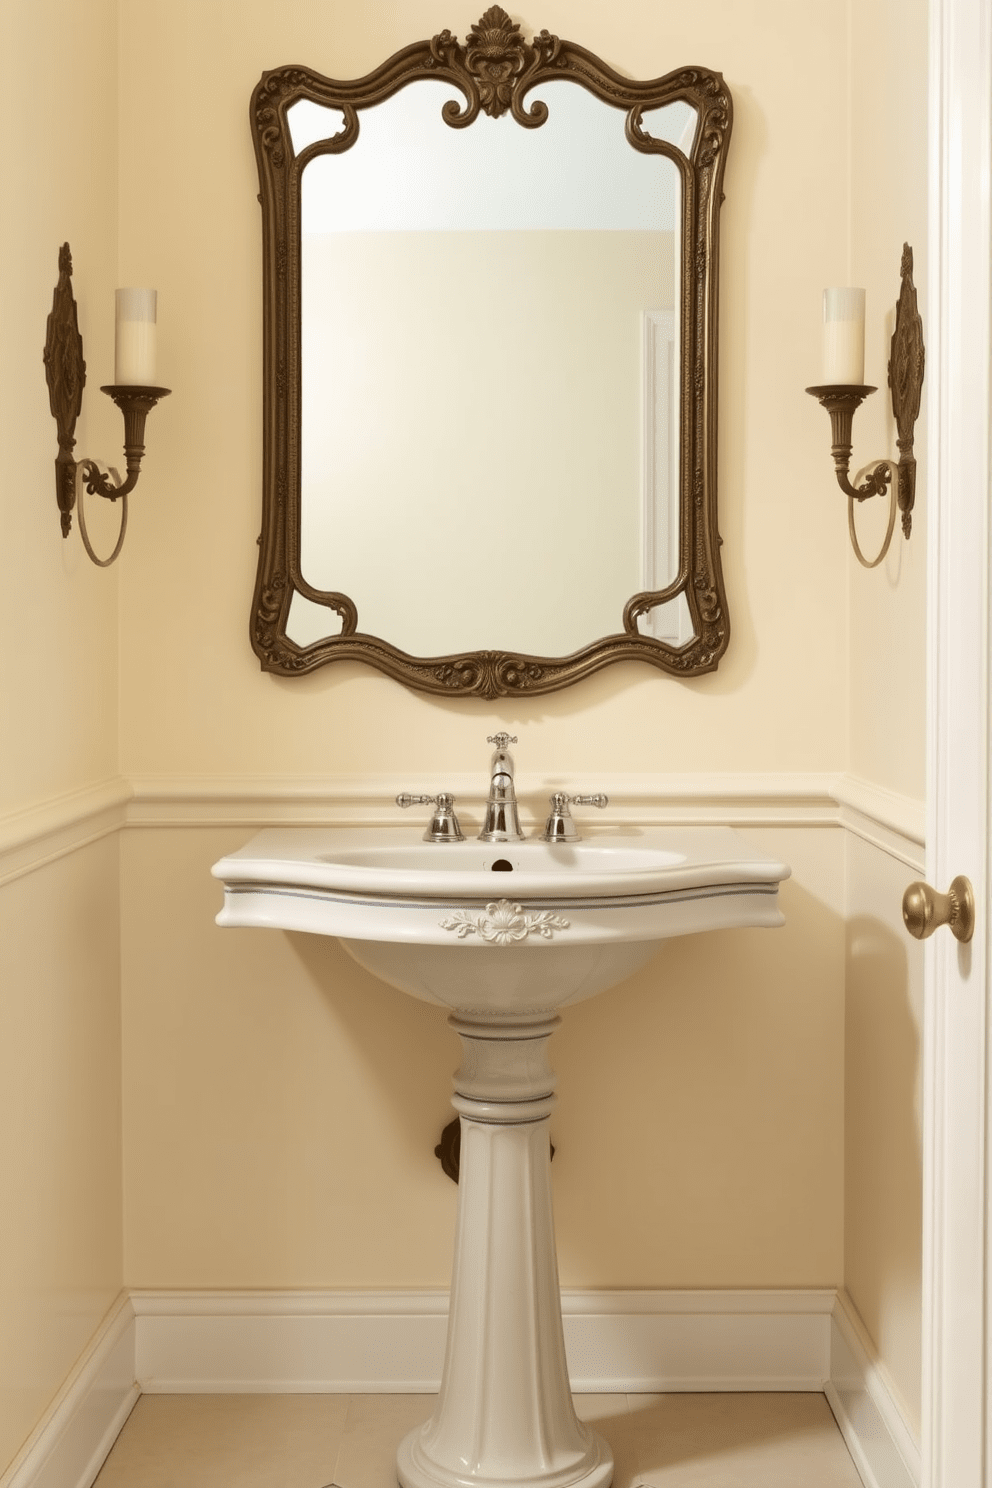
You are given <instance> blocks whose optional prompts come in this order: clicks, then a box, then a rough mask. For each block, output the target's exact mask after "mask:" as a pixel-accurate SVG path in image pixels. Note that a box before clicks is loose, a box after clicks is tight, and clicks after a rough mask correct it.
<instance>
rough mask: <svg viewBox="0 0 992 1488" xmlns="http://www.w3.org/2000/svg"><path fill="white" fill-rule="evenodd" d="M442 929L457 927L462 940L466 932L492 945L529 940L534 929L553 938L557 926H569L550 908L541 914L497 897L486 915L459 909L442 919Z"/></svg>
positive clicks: (548, 937) (459, 937)
mask: <svg viewBox="0 0 992 1488" xmlns="http://www.w3.org/2000/svg"><path fill="white" fill-rule="evenodd" d="M441 929H442V930H454V931H456V933H457V935H458V939H459V940H464V939H465V937H466V935H478V936H479V937H480V938H481V939H482V940H484V941H487V942H488V944H489V945H510V944H511V943H512V942H513V941H515V940H526V939H527V937H528V935H530V933H531V931H536V932H537V934H538V935H540V936H541V937H542V938H543V939H544V940H550V939H551V937H552V935H553V934H554V932H555V931H556V930H567V929H568V921H567V920H566V919H563V918H562V916H561V915H554V914H552V913H551V911H550V910H547V909H544V910H542V911H541V912H540V914H525V913H524V911H523V908H522V906H521V905H519V904H511V903H510V901H509V899H497V900H496V901H495V902H494V903H492V904H487V905H486V912H485V914H484V915H482V914H480V915H472V914H469V912H468V910H467V909H457V910H456V911H455V913H454V914H452V915H449V916H448V918H447V919H446V920H442V921H441Z"/></svg>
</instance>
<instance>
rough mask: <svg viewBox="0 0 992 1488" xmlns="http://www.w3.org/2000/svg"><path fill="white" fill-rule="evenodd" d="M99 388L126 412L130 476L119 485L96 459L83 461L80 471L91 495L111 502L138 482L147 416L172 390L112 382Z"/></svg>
mask: <svg viewBox="0 0 992 1488" xmlns="http://www.w3.org/2000/svg"><path fill="white" fill-rule="evenodd" d="M100 391H101V393H106V394H107V396H108V397H109V398H112V399H113V400H114V402H115V403H116V404H117V407H118V408H119V409H120V410H121V412H122V413H123V415H124V458H125V460H126V461H127V467H126V468H127V476H126V477H125V479H124V480H123V481H122V482H121V483H120V484H119V485H117V484H115V483H114V481H112V480H110V479H109V477H107V476H105V475H104V474H103V473H102V472H101V470H100V468H99V466H98V465H97V464H96V462H95V461H93V460H81V461H80V462H79V470H80V474H81V476H82V479H83V481H84V483H85V485H86V490H87V493H88V494H89V495H90V496H106V497H107V499H108V501H116V500H117V498H118V496H127V495H128V494H129V493H130V492H131V491H133V490H134V488H135V486H136V485H137V484H138V476H139V475H140V474H141V457H142V455H143V454H144V453H145V419H146V418H147V417H148V414H149V413H150V412H151V410H152V409H153V408H154V407H155V404H156V403H157V402H158V401H159V399H160V398H167V397H168V396H169V393H170V391H171V389H170V388H160V387H136V386H131V385H129V384H119V383H111V384H108V385H107V386H106V387H102V388H101V389H100Z"/></svg>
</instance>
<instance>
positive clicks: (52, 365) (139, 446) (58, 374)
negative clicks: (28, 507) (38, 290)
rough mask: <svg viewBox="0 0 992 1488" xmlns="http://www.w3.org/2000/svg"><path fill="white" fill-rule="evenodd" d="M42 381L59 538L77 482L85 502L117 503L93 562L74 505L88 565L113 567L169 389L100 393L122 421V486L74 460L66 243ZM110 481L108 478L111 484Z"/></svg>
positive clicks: (79, 381)
mask: <svg viewBox="0 0 992 1488" xmlns="http://www.w3.org/2000/svg"><path fill="white" fill-rule="evenodd" d="M44 360H45V378H46V380H47V382H48V397H49V404H50V406H51V410H52V416H53V418H54V419H55V424H56V428H57V430H58V442H59V452H58V454H57V456H56V457H55V495H56V499H57V501H58V507H59V512H60V514H61V524H62V536H63V537H68V536H69V533H70V531H71V529H72V512H73V509H74V507H75V505H76V490H77V479H78V481H81V482H82V484H83V485H84V486H85V488H86V491H87V492H88V494H89V495H91V496H105V497H106V498H107V499H108V500H109V501H116V500H117V498H118V497H121V498H122V506H121V527H120V533H119V535H118V539H117V544H116V546H115V548H114V550H113V552H112V553H111V554H110V556H109V558H98V557H97V556H96V554H95V553H94V551H93V549H92V547H91V546H90V542H89V537H88V535H87V532H86V522H85V518H84V516H83V507H82V497H81V496H80V505H79V530H80V536H81V537H82V539H83V544H84V546H85V548H86V551H87V553H88V554H89V556H90V557H91V558H92V560H93V562H94V563H96V564H98V565H99V566H100V567H101V568H106V567H107V566H108V565H109V564H111V563H113V561H114V559H115V558H116V557H117V555H118V553H119V552H120V550H121V547H122V545H123V542H124V533H125V531H126V529H127V497H128V495H129V493H130V492H131V491H133V490H134V488H135V486H136V485H137V483H138V476H139V474H140V472H141V459H142V456H143V455H144V453H145V442H144V441H145V420H146V418H147V417H148V414H149V412H150V411H151V410H152V409H153V408H154V407H155V404H156V403H157V402H158V401H159V400H160V399H161V398H167V397H168V396H169V393H170V391H171V390H170V389H169V388H163V387H144V386H139V385H137V384H131V383H111V384H108V385H106V386H104V387H102V388H101V389H100V391H101V392H103V393H106V394H107V395H108V397H110V398H112V399H113V401H114V402H115V403H116V404H117V407H118V408H119V409H120V410H121V412H122V414H123V415H124V458H125V460H126V462H127V463H126V467H125V468H126V471H127V475H126V477H125V479H124V480H123V481H122V480H121V479H120V477H119V476H118V475H117V472H116V471H113V472H112V474H111V476H108V475H105V474H104V473H103V472H102V471H101V469H100V467H99V465H98V464H97V462H96V461H95V460H90V459H82V460H76V458H75V457H74V455H73V449H74V447H75V444H76V438H75V429H76V420H77V418H78V417H79V413H80V410H81V408H82V404H83V388H84V387H85V385H86V363H85V361H84V360H83V338H82V336H80V334H79V325H78V319H77V314H76V300H75V296H74V295H73V292H72V253H71V251H70V248H69V244H68V243H63V244H62V247H61V248H60V249H59V279H58V283H57V285H56V286H55V293H54V295H53V296H52V312H51V314H50V315H49V317H48V335H47V338H46V341H45V352H44ZM112 477H113V478H112Z"/></svg>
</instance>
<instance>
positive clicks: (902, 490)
mask: <svg viewBox="0 0 992 1488" xmlns="http://www.w3.org/2000/svg"><path fill="white" fill-rule="evenodd" d="M899 272H900V274H901V276H902V287H901V288H900V290H899V300H898V302H897V304H896V328H895V331H894V332H893V335H892V345H891V349H890V354H889V387H890V388H891V390H892V412H893V414H894V415H895V420H896V427H897V429H898V431H899V437H898V439H897V441H896V443H897V444H898V446H899V480H898V497H899V510H900V511H901V513H902V530H903V532H904V533H905V535H906V537H908V536H909V534H910V532H911V531H912V529H913V506H914V503H915V501H916V458H915V456H914V454H913V430H914V427H915V425H916V420H917V419H918V418H919V416H920V391H921V389H922V387H923V372H924V368H925V365H926V348H925V346H924V344H923V321H922V319H921V317H920V312H919V309H918V308H917V304H916V286H915V285H914V283H913V250H912V248H911V247H910V246H909V244H908V243H904V244H903V248H902V263H901V265H900V270H899Z"/></svg>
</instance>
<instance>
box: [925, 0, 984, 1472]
mask: <svg viewBox="0 0 992 1488" xmlns="http://www.w3.org/2000/svg"><path fill="white" fill-rule="evenodd" d="M930 56H931V63H930V90H931V92H930V129H929V134H930V224H931V225H930V244H929V246H930V264H929V286H930V294H929V325H928V327H927V340H928V349H927V360H928V366H927V381H928V384H929V388H930V396H929V399H928V403H929V409H930V413H929V425H928V433H929V458H928V471H929V479H928V492H929V514H928V515H929V522H928V540H929V575H928V577H929V595H928V637H929V641H928V651H929V656H928V667H929V690H928V698H929V700H928V719H927V736H928V737H927V752H928V763H927V871H928V878H929V881H930V883H931V884H932V885H933V886H934V887H935V888H939V889H942V890H943V889H946V888H947V885H948V883H949V882H950V880H951V879H952V878H953V877H954V876H955V875H956V874H958V873H964V874H967V876H968V877H969V878H970V879H971V881H972V884H973V885H974V889H975V894H976V900H977V906H978V916H977V919H978V923H977V927H976V932H975V938H974V941H973V942H972V944H971V945H970V946H960V945H959V944H958V943H957V941H955V940H954V939H953V938H952V937H951V935H950V934H949V933H948V932H947V931H940V932H939V933H938V934H937V935H936V936H934V938H933V940H932V941H930V942H928V946H927V956H926V962H925V966H926V971H925V977H926V1013H925V1031H924V1039H923V1048H924V1077H923V1084H924V1102H923V1104H924V1114H923V1127H924V1131H923V1148H924V1151H923V1168H924V1235H923V1443H922V1475H923V1485H924V1488H983V1485H985V1488H988V1485H989V1484H990V1483H992V1475H990V1472H989V1459H988V1443H987V1440H986V1438H987V1423H988V1420H989V1409H988V1401H987V1390H988V1384H989V1379H990V1373H989V1368H988V1349H989V1341H990V1330H989V1311H988V1299H987V1296H986V1290H987V1278H988V1275H989V1256H988V1248H987V1247H988V1235H987V1224H986V1213H987V1207H988V1198H989V1174H988V1145H989V1144H988V1141H987V1133H988V1130H989V1115H990V1100H989V1088H988V1078H989V1058H988V1032H989V1029H988V1019H987V988H988V929H987V923H988V918H989V917H988V915H987V912H986V907H987V905H988V902H989V897H988V889H989V878H988V855H989V798H990V790H989V749H988V734H989V726H990V715H989V689H988V663H989V644H988V641H989V600H988V584H989V559H988V542H989V525H990V524H989V491H990V465H989V402H990V391H992V384H990V377H989V361H990V336H992V319H990V294H989V280H990V261H989V260H990V248H992V232H990V222H992V219H990V200H989V198H990V189H989V175H990V163H992V5H990V3H989V0H931V21H930Z"/></svg>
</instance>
